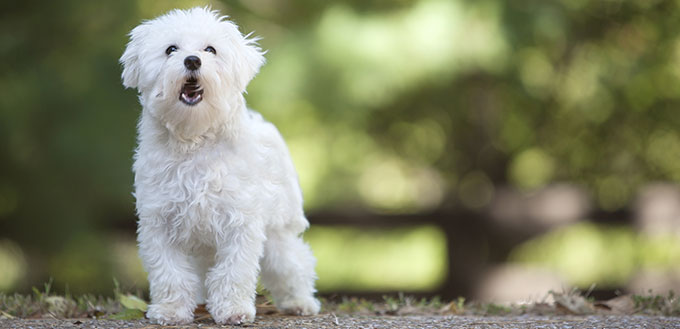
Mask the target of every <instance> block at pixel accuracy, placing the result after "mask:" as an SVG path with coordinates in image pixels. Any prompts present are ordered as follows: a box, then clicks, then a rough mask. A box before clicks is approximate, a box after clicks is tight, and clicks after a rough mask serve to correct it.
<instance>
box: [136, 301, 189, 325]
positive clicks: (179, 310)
mask: <svg viewBox="0 0 680 329" xmlns="http://www.w3.org/2000/svg"><path fill="white" fill-rule="evenodd" d="M146 317H147V318H149V320H151V322H153V323H158V324H160V325H176V324H189V323H192V322H193V321H194V314H193V312H192V311H191V309H190V308H188V307H186V306H184V305H178V304H177V303H168V304H151V305H149V309H148V310H147V311H146Z"/></svg>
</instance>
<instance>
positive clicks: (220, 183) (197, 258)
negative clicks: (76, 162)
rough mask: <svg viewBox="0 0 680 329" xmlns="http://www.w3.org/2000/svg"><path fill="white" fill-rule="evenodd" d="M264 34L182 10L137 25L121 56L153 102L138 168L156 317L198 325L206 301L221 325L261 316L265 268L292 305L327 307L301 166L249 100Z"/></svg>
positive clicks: (284, 305) (127, 78)
mask: <svg viewBox="0 0 680 329" xmlns="http://www.w3.org/2000/svg"><path fill="white" fill-rule="evenodd" d="M256 41H257V39H253V38H249V37H248V36H244V35H242V34H241V33H240V32H239V30H238V27H237V26H236V25H235V24H234V23H233V22H231V21H229V20H227V18H226V17H225V16H219V13H218V12H216V11H211V10H209V9H208V8H193V9H189V10H174V11H171V12H169V13H167V14H165V15H163V16H160V17H158V18H156V19H153V20H150V21H145V22H143V23H142V24H141V25H139V26H137V27H135V28H134V29H133V30H132V32H130V42H129V43H128V44H127V48H126V49H125V52H124V53H123V55H122V57H121V59H120V62H121V64H122V65H123V73H122V80H123V85H124V86H125V87H127V88H136V89H137V90H138V91H139V100H140V103H141V105H142V107H143V110H142V115H141V118H140V120H139V124H138V144H139V145H138V147H137V149H136V151H135V157H134V166H133V170H134V173H135V183H134V185H135V198H136V202H137V203H136V205H137V215H138V216H139V226H138V230H137V234H138V243H139V255H140V257H141V259H142V262H143V264H144V268H145V269H146V271H147V272H148V274H149V284H150V290H151V304H150V305H149V309H148V311H147V317H148V318H149V319H151V320H152V321H154V322H156V323H160V324H164V325H165V324H186V323H190V322H192V321H193V319H194V317H193V312H194V310H195V308H196V307H197V305H198V304H201V303H206V304H207V306H206V307H207V310H208V311H209V312H210V314H211V315H212V317H213V319H214V320H215V321H216V322H217V323H219V324H240V323H242V322H250V321H253V320H254V318H255V294H256V293H255V290H256V286H257V281H258V274H259V275H260V278H261V282H262V285H263V286H264V287H265V288H266V289H267V290H268V291H269V292H270V293H271V296H272V298H273V299H274V302H275V304H276V306H277V307H278V308H279V309H280V310H281V311H282V312H285V313H288V314H297V315H313V314H317V313H318V312H319V307H320V305H319V301H318V300H317V299H316V298H314V293H315V289H314V281H315V280H316V274H315V272H314V265H315V259H314V256H313V255H312V252H311V250H310V248H309V246H308V245H307V244H305V242H304V241H303V240H302V238H301V234H302V232H303V231H305V229H306V228H307V227H308V226H309V222H308V221H307V219H306V218H305V216H304V213H303V210H302V193H301V191H300V187H299V184H298V178H297V174H296V172H295V168H294V167H293V162H292V160H291V158H290V155H289V153H288V149H287V148H286V145H285V143H284V141H283V138H282V137H281V135H280V134H279V132H278V131H277V129H276V128H275V127H274V125H272V124H271V123H269V122H267V121H265V120H264V119H263V118H262V116H261V115H260V114H258V113H257V112H254V111H252V110H249V109H248V108H246V104H245V100H244V98H243V93H244V92H245V90H246V85H247V84H248V82H250V80H251V79H252V78H253V77H254V76H255V74H256V73H257V72H258V70H259V68H260V66H261V65H262V64H263V63H264V57H263V52H262V51H261V50H260V48H259V47H258V46H257V44H256Z"/></svg>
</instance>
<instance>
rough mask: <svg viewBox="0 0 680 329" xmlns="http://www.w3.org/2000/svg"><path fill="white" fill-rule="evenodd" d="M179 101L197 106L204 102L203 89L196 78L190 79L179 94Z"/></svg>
mask: <svg viewBox="0 0 680 329" xmlns="http://www.w3.org/2000/svg"><path fill="white" fill-rule="evenodd" d="M179 100H180V101H182V103H184V104H186V105H196V104H198V103H200V102H201V101H202V100H203V88H201V85H199V84H198V80H196V78H193V77H191V78H189V79H188V80H187V81H186V82H185V83H184V85H183V86H182V90H181V91H180V93H179Z"/></svg>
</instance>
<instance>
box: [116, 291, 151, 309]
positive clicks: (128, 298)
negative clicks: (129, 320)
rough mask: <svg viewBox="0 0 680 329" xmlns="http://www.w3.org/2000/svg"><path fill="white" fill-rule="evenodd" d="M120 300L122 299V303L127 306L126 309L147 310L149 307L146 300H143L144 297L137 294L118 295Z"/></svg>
mask: <svg viewBox="0 0 680 329" xmlns="http://www.w3.org/2000/svg"><path fill="white" fill-rule="evenodd" d="M118 301H120V304H121V305H123V307H125V308H126V309H131V310H139V311H142V312H146V309H147V307H148V305H147V304H146V302H145V301H143V300H142V299H140V298H139V297H137V296H135V295H130V294H127V295H123V294H121V295H118Z"/></svg>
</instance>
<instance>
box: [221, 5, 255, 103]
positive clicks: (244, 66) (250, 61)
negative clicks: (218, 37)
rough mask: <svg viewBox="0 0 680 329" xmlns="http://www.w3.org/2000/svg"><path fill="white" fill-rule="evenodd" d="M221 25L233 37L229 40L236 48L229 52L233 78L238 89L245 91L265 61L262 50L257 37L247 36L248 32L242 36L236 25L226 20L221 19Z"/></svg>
mask: <svg viewBox="0 0 680 329" xmlns="http://www.w3.org/2000/svg"><path fill="white" fill-rule="evenodd" d="M223 19H224V18H223ZM222 25H223V26H224V27H225V29H226V30H227V31H226V33H227V35H229V36H232V37H233V38H232V39H231V42H232V44H233V45H234V48H235V49H236V51H234V52H232V54H231V55H232V65H233V72H234V75H235V76H234V78H235V80H236V81H235V82H236V85H237V87H238V88H239V91H241V92H245V90H246V86H247V85H248V83H249V82H250V80H252V79H253V78H254V77H255V75H256V74H257V72H258V71H259V70H260V67H261V66H262V64H264V62H265V58H264V52H263V51H262V49H260V47H259V46H258V45H257V41H258V40H259V38H249V37H250V34H248V35H245V36H244V35H243V34H241V32H239V31H238V27H237V26H236V25H235V24H234V23H232V22H230V21H228V20H223V21H222Z"/></svg>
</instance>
